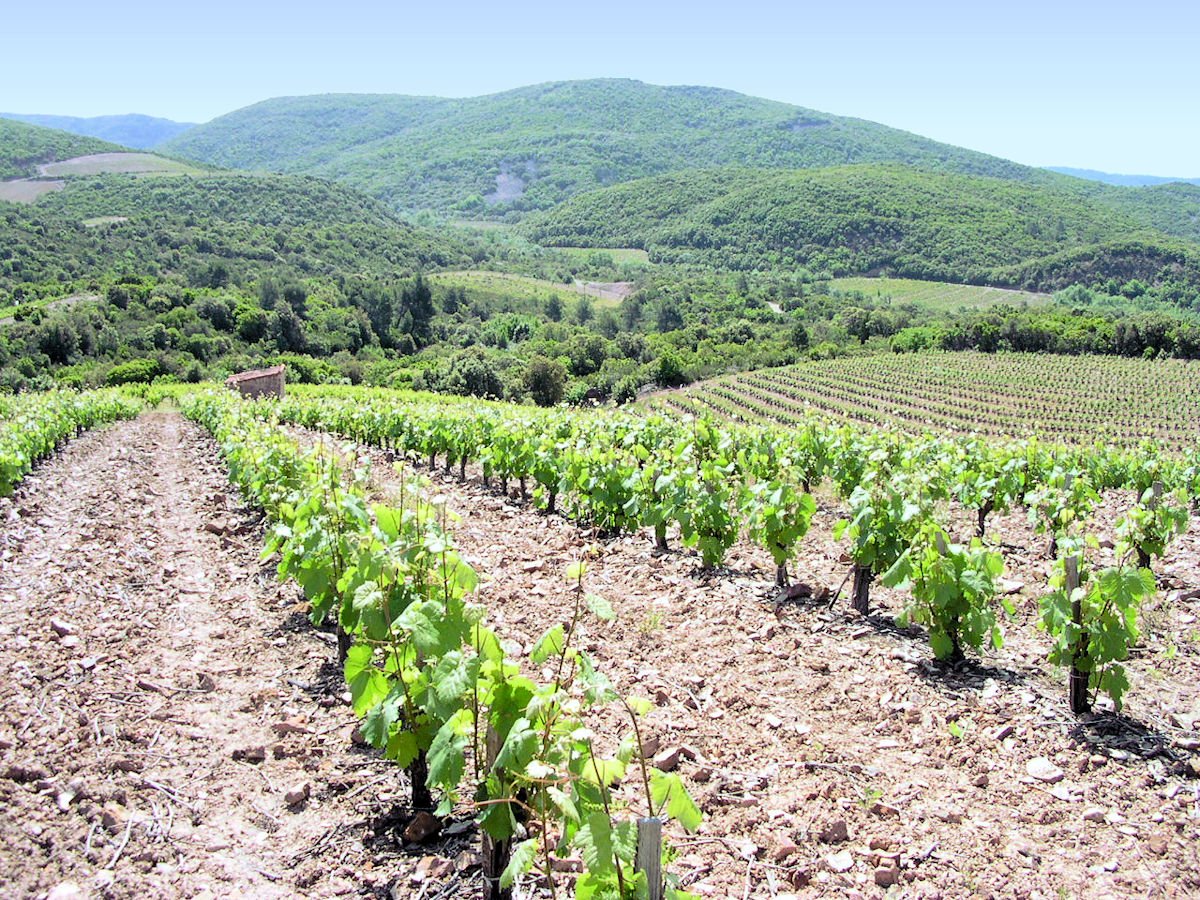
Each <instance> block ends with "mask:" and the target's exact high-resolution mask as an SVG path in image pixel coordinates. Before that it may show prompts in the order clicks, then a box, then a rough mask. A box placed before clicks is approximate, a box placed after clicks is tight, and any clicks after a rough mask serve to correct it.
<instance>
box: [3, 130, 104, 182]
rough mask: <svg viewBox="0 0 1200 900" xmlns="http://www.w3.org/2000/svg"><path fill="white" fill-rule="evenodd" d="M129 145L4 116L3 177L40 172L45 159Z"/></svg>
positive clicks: (100, 151) (26, 175) (61, 158)
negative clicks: (15, 120) (13, 119)
mask: <svg viewBox="0 0 1200 900" xmlns="http://www.w3.org/2000/svg"><path fill="white" fill-rule="evenodd" d="M126 149H128V148H126V147H122V146H120V145H118V144H110V143H108V142H107V141H101V140H97V139H96V138H89V137H81V136H80V135H77V134H69V133H68V132H65V131H55V130H53V129H50V128H39V127H38V126H36V125H26V124H24V123H23V122H14V121H12V120H11V119H0V179H5V178H27V177H29V176H31V175H37V174H38V166H39V165H41V164H42V163H48V162H55V161H57V160H63V159H71V158H72V157H75V156H83V155H85V154H88V153H120V152H122V151H125V150H126Z"/></svg>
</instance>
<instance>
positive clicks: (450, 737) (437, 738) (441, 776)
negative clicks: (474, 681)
mask: <svg viewBox="0 0 1200 900" xmlns="http://www.w3.org/2000/svg"><path fill="white" fill-rule="evenodd" d="M470 728H471V711H470V710H469V709H460V710H459V711H458V712H456V713H455V714H454V715H453V716H451V717H450V718H449V719H447V720H446V723H445V724H444V725H442V727H441V728H439V729H438V732H437V734H436V735H434V738H433V743H432V744H431V745H430V747H429V783H430V784H431V785H433V784H436V785H439V786H440V787H442V788H443V789H445V790H446V791H452V790H454V788H455V787H457V786H458V783H459V782H460V781H461V780H462V776H463V772H464V771H465V767H466V750H467V746H468V745H469V744H470V743H471V741H470Z"/></svg>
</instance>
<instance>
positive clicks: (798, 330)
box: [789, 322, 808, 350]
mask: <svg viewBox="0 0 1200 900" xmlns="http://www.w3.org/2000/svg"><path fill="white" fill-rule="evenodd" d="M789 339H790V340H791V342H792V346H793V347H795V348H796V349H797V350H807V349H808V329H807V328H805V327H804V323H803V322H797V323H796V324H795V325H793V326H792V333H791V335H789Z"/></svg>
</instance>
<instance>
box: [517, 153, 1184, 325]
mask: <svg viewBox="0 0 1200 900" xmlns="http://www.w3.org/2000/svg"><path fill="white" fill-rule="evenodd" d="M523 228H524V230H525V232H526V233H527V234H528V235H529V237H530V238H531V239H532V240H535V241H538V242H541V243H544V244H548V245H561V246H598V247H604V246H630V247H640V248H643V249H645V250H647V251H648V252H649V253H650V256H651V258H652V259H654V260H656V261H659V262H667V263H681V264H691V265H695V264H702V265H708V266H714V267H726V268H735V269H769V268H773V267H794V266H803V267H805V268H809V269H812V270H816V271H826V272H829V273H832V274H834V275H839V274H852V273H853V274H859V273H862V274H877V273H890V274H893V275H899V276H905V277H911V278H923V279H931V280H946V281H958V282H966V283H976V284H1001V285H1013V286H1019V287H1023V288H1029V289H1038V290H1043V289H1050V290H1053V289H1058V288H1061V287H1066V286H1068V285H1069V284H1073V283H1076V282H1082V283H1085V284H1089V285H1095V286H1099V285H1103V286H1105V287H1109V285H1108V282H1109V281H1110V280H1111V279H1114V278H1115V279H1117V280H1118V281H1121V282H1123V281H1128V280H1132V279H1140V280H1141V281H1142V282H1143V283H1144V284H1145V285H1148V286H1150V287H1154V288H1162V289H1164V290H1166V291H1168V292H1175V291H1176V288H1180V289H1181V290H1182V291H1183V292H1184V293H1185V294H1186V295H1187V297H1189V298H1191V299H1194V298H1195V295H1196V292H1197V288H1200V255H1198V254H1197V252H1196V248H1195V247H1194V246H1188V245H1185V244H1183V243H1181V242H1177V241H1173V240H1172V239H1170V238H1167V237H1166V236H1165V235H1162V234H1160V233H1157V232H1155V231H1154V230H1153V229H1151V228H1149V227H1147V226H1144V225H1142V224H1140V223H1138V222H1137V221H1136V220H1134V219H1133V218H1132V217H1131V216H1129V215H1127V214H1124V213H1122V212H1119V211H1116V210H1113V209H1111V208H1108V207H1105V206H1102V205H1098V204H1096V203H1093V202H1090V201H1089V200H1087V199H1086V198H1084V197H1082V196H1080V195H1079V194H1077V193H1075V192H1060V191H1055V190H1053V189H1050V188H1046V187H1044V186H1032V185H1025V184H1020V183H1016V182H1010V181H1003V180H1000V179H995V178H980V177H974V176H966V175H953V174H944V173H931V172H924V171H920V170H914V169H909V168H904V167H900V166H848V167H837V168H830V169H816V170H808V171H793V172H764V171H761V170H746V169H721V170H711V171H706V172H698V173H687V174H679V175H665V176H661V177H658V178H652V179H646V180H642V181H637V182H632V183H630V184H625V185H618V186H614V187H611V188H606V189H603V190H599V191H594V192H591V193H588V194H584V195H581V196H579V197H576V198H573V199H572V200H569V201H567V202H565V203H563V204H561V205H560V206H559V207H557V208H556V209H554V210H551V211H549V212H546V213H542V214H539V215H537V216H535V217H533V218H531V219H530V220H529V221H528V222H527V223H525V225H524V226H523ZM1134 237H1140V238H1141V240H1140V241H1131V240H1130V239H1131V238H1134ZM1118 287H1119V285H1118ZM1114 293H1115V291H1114ZM1189 305H1190V301H1189Z"/></svg>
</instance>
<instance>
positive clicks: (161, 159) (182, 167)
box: [38, 153, 209, 178]
mask: <svg viewBox="0 0 1200 900" xmlns="http://www.w3.org/2000/svg"><path fill="white" fill-rule="evenodd" d="M38 171H40V172H41V174H42V175H45V176H50V177H54V178H62V177H65V176H71V175H108V174H124V175H206V174H209V173H208V172H207V171H206V170H204V169H200V168H197V167H196V166H193V165H191V164H189V163H185V162H179V161H177V160H174V159H167V158H166V157H165V156H158V155H156V154H153V153H93V154H90V155H88V156H76V157H75V158H73V159H64V160H61V161H59V162H52V163H45V164H44V165H41V166H39V167H38Z"/></svg>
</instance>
